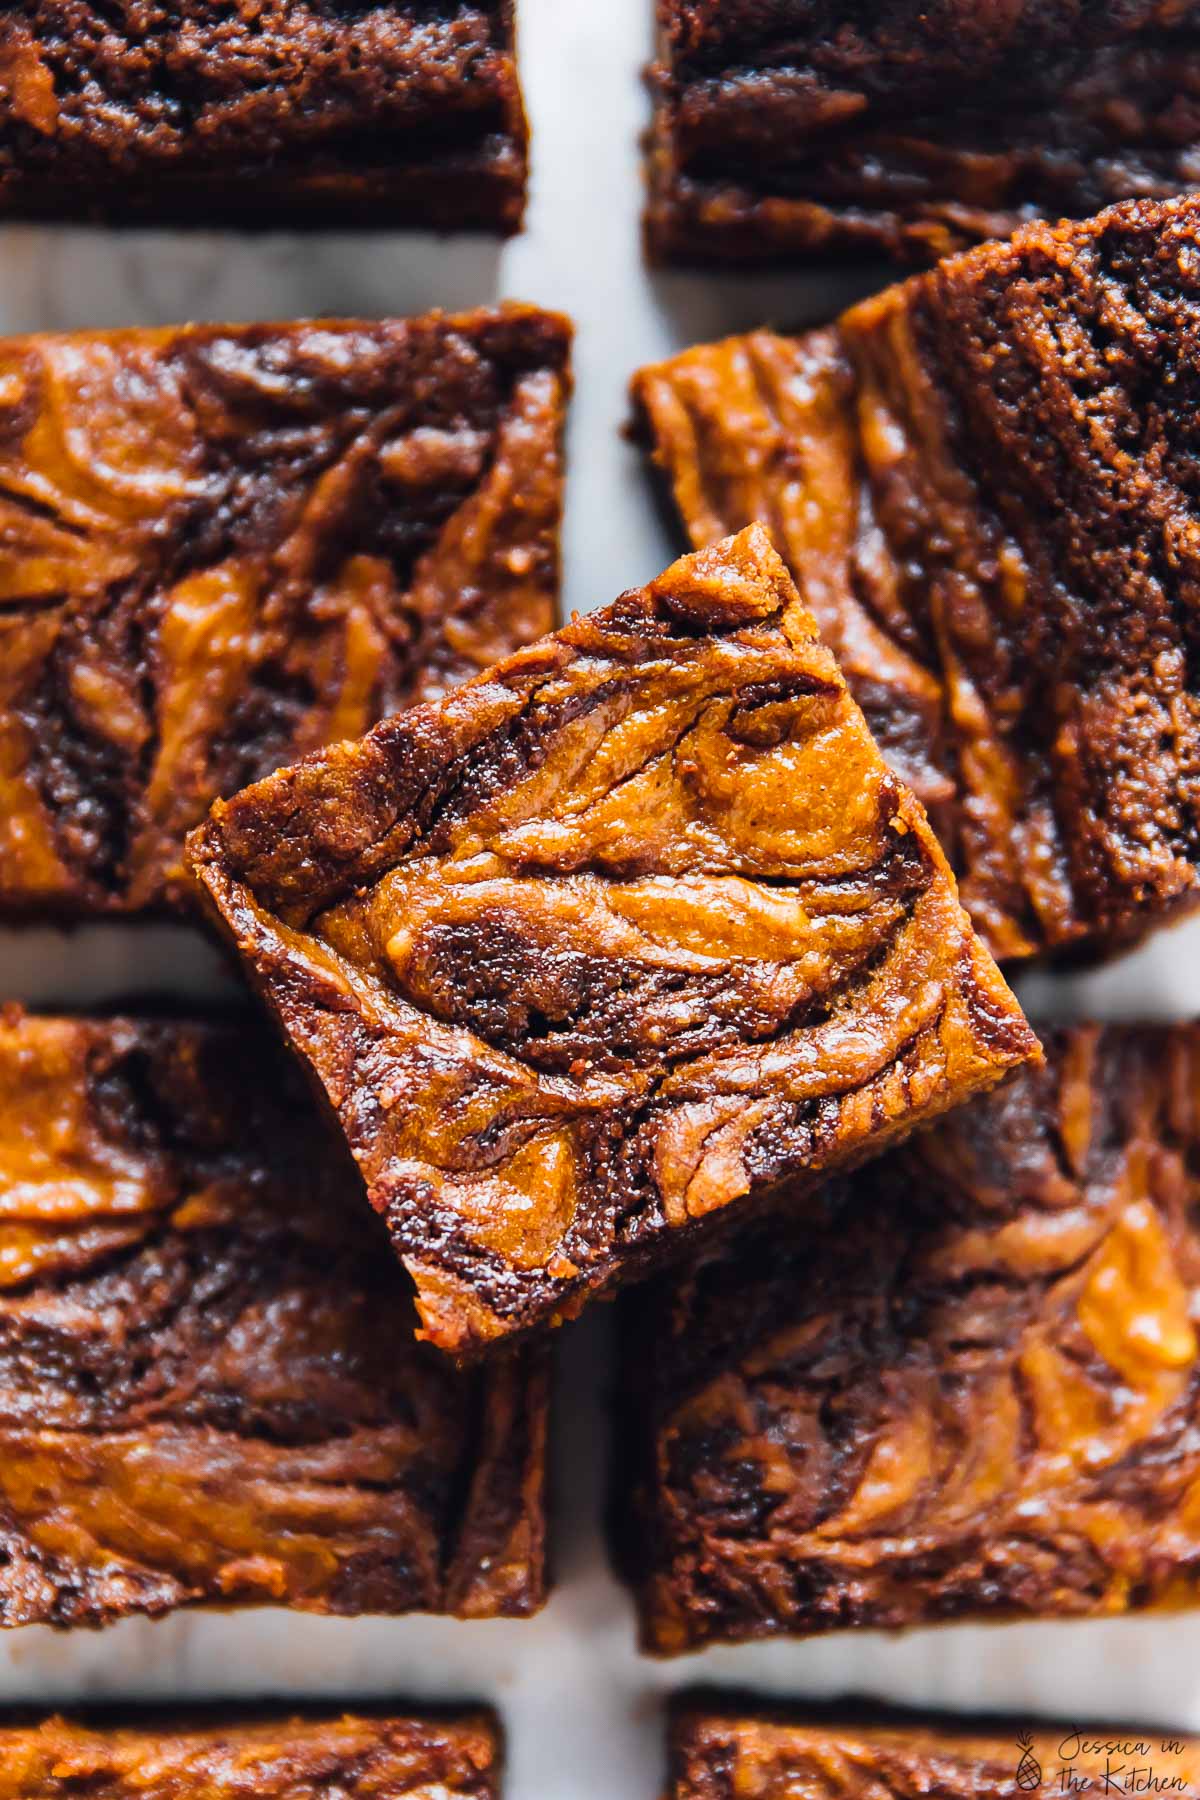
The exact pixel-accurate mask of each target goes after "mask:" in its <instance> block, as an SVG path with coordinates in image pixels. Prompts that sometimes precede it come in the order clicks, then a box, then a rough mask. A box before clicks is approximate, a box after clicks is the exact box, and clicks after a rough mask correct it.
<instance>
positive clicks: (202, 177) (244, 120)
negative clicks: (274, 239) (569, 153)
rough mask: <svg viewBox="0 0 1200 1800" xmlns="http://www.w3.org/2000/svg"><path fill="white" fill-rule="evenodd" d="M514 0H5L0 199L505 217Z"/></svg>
mask: <svg viewBox="0 0 1200 1800" xmlns="http://www.w3.org/2000/svg"><path fill="white" fill-rule="evenodd" d="M513 15H514V8H513V0H483V3H482V4H480V3H476V0H471V3H464V4H458V3H457V0H455V3H453V4H452V3H451V0H442V3H441V4H433V5H429V4H414V3H413V0H379V3H377V4H373V5H365V4H364V5H351V6H348V5H346V4H344V0H177V3H176V4H173V5H166V4H163V5H154V6H149V5H144V4H143V5H132V4H129V3H126V4H122V5H120V6H112V5H109V4H106V3H104V0H9V4H7V5H6V6H5V7H4V9H3V15H2V16H0V217H8V218H18V219H48V220H85V221H96V222H99V223H105V224H157V225H169V226H171V227H174V228H177V227H179V226H188V225H231V226H252V227H260V228H278V227H280V226H288V227H291V228H292V229H307V228H309V227H312V226H326V227H329V226H332V227H339V228H345V227H348V226H375V227H380V228H383V229H388V228H391V229H395V228H396V227H399V226H424V227H427V228H429V229H433V230H440V231H456V230H483V231H489V232H494V233H500V234H507V233H509V232H513V231H516V230H517V228H518V226H519V225H520V223H521V215H522V213H523V211H524V206H525V176H526V151H527V139H528V131H527V128H526V124H525V112H524V107H523V105H522V101H521V89H520V83H519V81H518V77H517V63H516V45H515V28H514V16H513Z"/></svg>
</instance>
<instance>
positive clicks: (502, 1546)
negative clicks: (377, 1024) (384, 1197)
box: [0, 1008, 547, 1794]
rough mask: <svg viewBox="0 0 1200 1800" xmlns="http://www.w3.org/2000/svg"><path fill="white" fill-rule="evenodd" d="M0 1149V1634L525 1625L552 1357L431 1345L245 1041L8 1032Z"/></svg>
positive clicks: (128, 1030) (206, 1031)
mask: <svg viewBox="0 0 1200 1800" xmlns="http://www.w3.org/2000/svg"><path fill="white" fill-rule="evenodd" d="M0 1128H2V1129H0V1177H2V1180H0V1188H2V1192H3V1201H2V1204H0V1625H4V1626H14V1625H29V1624H52V1625H64V1626H79V1625H87V1626H96V1625H105V1624H108V1623H110V1622H111V1621H112V1620H114V1619H117V1618H120V1617H123V1616H125V1615H128V1614H131V1613H149V1614H160V1613H164V1612H167V1611H169V1610H171V1609H173V1608H175V1607H180V1606H189V1605H196V1604H199V1603H202V1602H209V1603H214V1604H218V1605H222V1606H228V1605H232V1604H250V1603H255V1604H260V1605H261V1604H270V1605H284V1606H292V1607H300V1608H303V1609H305V1610H307V1611H312V1612H323V1613H343V1614H355V1613H367V1612H374V1613H402V1612H411V1611H420V1612H439V1613H445V1612H449V1613H457V1614H459V1615H461V1616H463V1617H485V1616H492V1615H496V1614H506V1615H523V1614H527V1613H530V1612H533V1611H536V1609H537V1608H538V1606H540V1604H541V1603H542V1600H543V1599H544V1596H545V1550H544V1535H545V1521H544V1487H545V1424H546V1406H547V1392H546V1370H545V1368H544V1365H543V1361H542V1359H541V1357H540V1354H539V1353H538V1351H537V1350H536V1349H534V1350H530V1351H523V1352H521V1353H519V1354H518V1355H517V1356H516V1357H515V1358H507V1359H505V1358H500V1359H498V1360H497V1361H496V1362H495V1363H492V1364H489V1366H488V1368H487V1369H486V1370H482V1371H479V1372H478V1373H471V1374H466V1375H464V1374H460V1373H459V1372H458V1371H455V1370H454V1369H452V1368H451V1367H450V1365H449V1364H448V1363H447V1362H446V1361H445V1359H443V1358H439V1357H438V1356H437V1355H436V1354H435V1353H434V1352H432V1351H430V1350H428V1349H425V1348H424V1347H422V1346H420V1345H418V1344H416V1343H415V1341H414V1338H413V1330H414V1324H415V1320H414V1316H413V1310H412V1299H411V1294H410V1292H409V1289H408V1284H407V1282H406V1281H405V1279H404V1276H403V1274H402V1273H401V1271H400V1270H399V1269H398V1268H397V1267H396V1265H395V1262H394V1260H393V1259H392V1257H391V1256H390V1255H389V1254H388V1250H387V1243H386V1239H385V1238H384V1235H383V1233H382V1231H381V1230H380V1229H379V1227H378V1225H377V1224H376V1222H375V1221H374V1220H373V1219H372V1218H371V1216H370V1214H369V1213H368V1211H367V1209H366V1208H365V1206H363V1204H362V1200H361V1198H360V1193H359V1184H358V1181H357V1177H356V1175H355V1171H354V1168H353V1165H352V1163H351V1162H350V1160H349V1158H348V1157H347V1156H346V1154H345V1150H344V1147H343V1146H342V1145H341V1144H340V1143H339V1142H338V1141H337V1139H336V1138H335V1137H334V1135H333V1134H332V1133H330V1132H329V1131H328V1130H327V1129H326V1128H325V1126H324V1123H323V1121H322V1120H321V1119H320V1118H319V1116H318V1117H315V1118H314V1113H313V1106H312V1101H311V1097H310V1096H309V1095H308V1093H307V1091H306V1090H305V1089H304V1087H303V1085H302V1084H301V1083H300V1082H299V1080H298V1079H297V1078H296V1076H295V1074H294V1072H293V1070H292V1068H291V1065H290V1062H286V1061H285V1059H284V1058H283V1057H282V1056H281V1055H280V1054H279V1052H278V1051H277V1050H276V1049H275V1048H274V1046H273V1045H272V1044H271V1043H270V1041H269V1040H264V1038H263V1036H262V1035H261V1034H260V1032H259V1030H258V1029H257V1027H255V1026H253V1025H248V1024H246V1023H245V1022H244V1021H243V1022H237V1023H234V1022H232V1021H231V1022H230V1023H228V1024H199V1023H181V1022H178V1021H170V1020H166V1019H157V1020H154V1019H141V1020H133V1019H120V1018H117V1019H104V1020H99V1019H91V1020H89V1019H65V1018H32V1017H28V1016H26V1015H24V1014H22V1013H21V1012H20V1011H19V1010H17V1009H14V1008H10V1009H8V1010H7V1012H5V1013H4V1014H3V1015H2V1016H0ZM2 1741H3V1734H2V1733H0V1743H2ZM5 1767H7V1764H6V1763H5V1759H4V1756H3V1754H0V1794H2V1793H3V1791H4V1790H3V1774H2V1771H3V1769H4V1768H5Z"/></svg>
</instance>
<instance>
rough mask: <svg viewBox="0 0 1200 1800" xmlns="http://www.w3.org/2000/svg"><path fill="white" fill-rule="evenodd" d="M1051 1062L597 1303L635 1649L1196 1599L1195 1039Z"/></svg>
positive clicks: (1119, 1047) (1176, 1032) (1111, 1035)
mask: <svg viewBox="0 0 1200 1800" xmlns="http://www.w3.org/2000/svg"><path fill="white" fill-rule="evenodd" d="M1046 1052H1047V1064H1046V1066H1045V1068H1044V1069H1041V1070H1022V1071H1020V1072H1019V1073H1017V1074H1016V1075H1014V1076H1013V1077H1012V1078H1011V1079H1010V1080H1009V1081H1008V1082H1006V1083H1005V1084H1004V1085H1003V1086H1002V1087H1001V1088H999V1089H998V1090H997V1091H996V1092H995V1093H994V1094H992V1095H989V1096H987V1097H985V1098H981V1099H977V1100H975V1101H974V1102H972V1103H971V1104H969V1105H967V1106H964V1107H961V1108H959V1109H958V1110H957V1111H956V1112H954V1113H953V1114H951V1115H950V1116H949V1117H947V1118H946V1119H945V1120H943V1121H941V1122H940V1123H939V1124H938V1125H936V1126H935V1127H934V1128H933V1129H932V1130H930V1131H928V1132H925V1133H920V1134H918V1135H917V1136H915V1137H914V1138H913V1139H912V1140H911V1141H910V1143H909V1144H907V1145H906V1146H904V1148H902V1149H899V1150H897V1151H895V1152H894V1153H892V1154H891V1155H888V1156H885V1157H883V1158H881V1159H880V1160H879V1161H877V1162H875V1163H873V1164H872V1165H871V1166H870V1167H869V1168H867V1169H864V1170H863V1171H862V1172H861V1173H859V1174H857V1175H853V1176H851V1177H849V1178H848V1179H847V1180H845V1181H844V1182H843V1183H841V1184H840V1185H836V1186H835V1187H834V1188H833V1189H832V1190H831V1191H830V1192H829V1194H828V1195H827V1205H828V1209H829V1213H830V1215H831V1222H830V1224H829V1225H828V1226H827V1227H826V1228H825V1229H824V1230H822V1231H814V1230H808V1231H805V1232H803V1233H801V1232H799V1231H796V1230H794V1229H792V1228H790V1227H789V1228H788V1230H786V1231H784V1230H782V1229H776V1230H766V1229H763V1230H761V1231H760V1232H758V1233H756V1234H755V1235H754V1236H753V1237H752V1238H747V1239H745V1240H744V1241H743V1242H742V1243H741V1244H740V1245H739V1246H738V1247H736V1249H735V1252H734V1254H732V1255H731V1256H730V1257H728V1258H727V1259H726V1260H725V1261H724V1262H720V1263H718V1262H716V1261H714V1260H709V1261H707V1262H705V1263H703V1264H699V1265H697V1266H696V1267H695V1268H693V1269H690V1270H689V1271H688V1272H687V1274H686V1275H685V1276H684V1277H683V1278H682V1279H680V1280H678V1281H676V1282H674V1283H669V1282H666V1281H663V1282H658V1283H653V1284H651V1285H650V1286H649V1287H648V1288H646V1289H643V1290H642V1291H641V1292H640V1293H638V1294H637V1295H634V1296H632V1297H631V1300H630V1301H629V1303H628V1304H627V1306H626V1307H625V1309H624V1317H623V1325H624V1333H623V1343H622V1352H623V1356H624V1358H625V1366H626V1379H625V1382H624V1385H623V1396H624V1397H623V1403H622V1406H621V1408H620V1410H619V1412H618V1432H619V1437H618V1442H619V1445H620V1452H621V1457H622V1461H623V1470H622V1476H621V1480H620V1482H619V1491H620V1493H621V1495H622V1500H621V1502H620V1505H619V1509H618V1518H617V1537H616V1543H617V1547H618V1552H619V1556H620V1560H621V1563H622V1567H623V1570H624V1573H625V1574H626V1576H627V1578H628V1579H629V1580H630V1581H631V1582H632V1583H633V1585H634V1588H635V1591H636V1594H637V1598H638V1608H639V1614H640V1620H641V1630H642V1637H643V1642H644V1644H645V1646H646V1647H647V1648H648V1649H650V1650H652V1651H655V1652H657V1653H659V1654H662V1655H676V1654H680V1653H683V1652H688V1651H692V1650H696V1649H699V1648H701V1647H703V1646H704V1645H705V1644H709V1643H717V1642H731V1641H742V1640H748V1639H753V1638H763V1637H774V1636H788V1635H808V1634H812V1633H819V1632H825V1631H830V1630H834V1629H841V1628H846V1627H852V1628H863V1629H894V1628H897V1627H903V1626H916V1625H933V1624H938V1623H941V1622H945V1621H949V1620H965V1619H975V1620H984V1619H1013V1618H1027V1619H1028V1618H1071V1617H1087V1616H1111V1615H1113V1614H1116V1613H1122V1612H1127V1611H1137V1610H1142V1609H1145V1608H1150V1607H1176V1606H1181V1605H1185V1604H1189V1603H1191V1602H1194V1601H1195V1599H1196V1597H1197V1594H1198V1593H1200V1536H1198V1535H1197V1529H1196V1520H1195V1504H1194V1495H1195V1492H1196V1485H1197V1482H1198V1481H1200V1449H1198V1447H1197V1446H1198V1437H1197V1430H1196V1423H1197V1419H1198V1418H1200V1352H1198V1349H1197V1339H1196V1328H1195V1323H1194V1314H1195V1296H1196V1293H1197V1291H1198V1289H1200V1184H1198V1182H1197V1177H1196V1168H1197V1158H1196V1150H1197V1143H1198V1142H1200V1115H1198V1112H1197V1096H1198V1095H1200V1030H1198V1029H1197V1028H1196V1027H1195V1026H1180V1027H1176V1028H1166V1027H1164V1028H1159V1029H1155V1028H1151V1027H1146V1028H1142V1029H1138V1028H1126V1027H1119V1026H1110V1027H1099V1026H1076V1027H1071V1028H1067V1029H1063V1030H1060V1031H1056V1032H1053V1033H1050V1034H1049V1035H1048V1036H1047V1038H1046Z"/></svg>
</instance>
